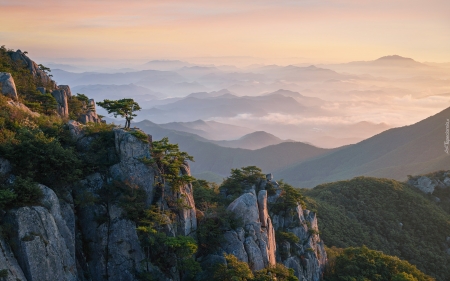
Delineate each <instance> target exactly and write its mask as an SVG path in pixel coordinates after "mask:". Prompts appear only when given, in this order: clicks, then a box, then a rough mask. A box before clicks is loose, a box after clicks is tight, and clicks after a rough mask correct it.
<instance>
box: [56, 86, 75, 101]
mask: <svg viewBox="0 0 450 281" xmlns="http://www.w3.org/2000/svg"><path fill="white" fill-rule="evenodd" d="M58 90H63V91H64V92H65V93H66V96H67V98H68V99H70V98H72V90H70V87H69V85H59V86H58Z"/></svg>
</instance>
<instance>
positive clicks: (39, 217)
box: [5, 185, 77, 281]
mask: <svg viewBox="0 0 450 281" xmlns="http://www.w3.org/2000/svg"><path fill="white" fill-rule="evenodd" d="M39 187H40V188H41V190H42V192H43V195H44V197H43V200H42V205H43V206H30V207H21V208H18V209H14V210H11V211H9V212H8V214H7V216H6V218H5V221H6V225H7V226H10V233H9V235H10V245H11V248H12V252H13V254H14V256H15V257H16V259H17V264H18V265H19V266H20V268H21V269H22V271H23V274H24V275H25V276H26V280H28V281H32V280H77V268H76V263H75V246H74V244H75V240H74V239H73V231H71V230H70V229H69V228H68V226H67V224H66V222H65V221H64V219H63V218H62V215H61V209H60V205H59V202H58V197H57V196H56V195H55V193H54V192H53V191H52V190H51V189H49V188H48V187H45V186H43V185H40V186H39Z"/></svg>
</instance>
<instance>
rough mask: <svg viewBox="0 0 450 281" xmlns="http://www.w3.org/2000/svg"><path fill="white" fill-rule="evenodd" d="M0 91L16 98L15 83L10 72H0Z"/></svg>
mask: <svg viewBox="0 0 450 281" xmlns="http://www.w3.org/2000/svg"><path fill="white" fill-rule="evenodd" d="M0 93H1V94H3V95H5V96H7V97H9V98H11V99H13V100H18V98H19V96H18V95H17V90H16V84H15V83H14V79H13V77H12V76H11V74H10V73H6V72H0Z"/></svg>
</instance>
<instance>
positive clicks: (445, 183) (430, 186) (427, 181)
mask: <svg viewBox="0 0 450 281" xmlns="http://www.w3.org/2000/svg"><path fill="white" fill-rule="evenodd" d="M408 184H410V185H412V186H414V187H416V188H418V189H419V190H420V191H422V192H424V193H427V194H433V193H434V191H435V189H436V188H447V187H450V171H442V172H438V173H436V175H433V176H432V175H429V176H427V175H424V176H417V177H411V178H410V179H409V180H408Z"/></svg>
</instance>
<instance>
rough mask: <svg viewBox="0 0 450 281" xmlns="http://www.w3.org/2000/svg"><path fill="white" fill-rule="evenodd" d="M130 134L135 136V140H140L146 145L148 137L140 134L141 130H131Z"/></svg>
mask: <svg viewBox="0 0 450 281" xmlns="http://www.w3.org/2000/svg"><path fill="white" fill-rule="evenodd" d="M130 134H132V135H133V136H135V137H136V138H137V139H139V140H141V141H143V142H145V143H148V135H147V134H146V133H144V132H142V131H141V130H136V129H133V130H132V131H131V132H130Z"/></svg>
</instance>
